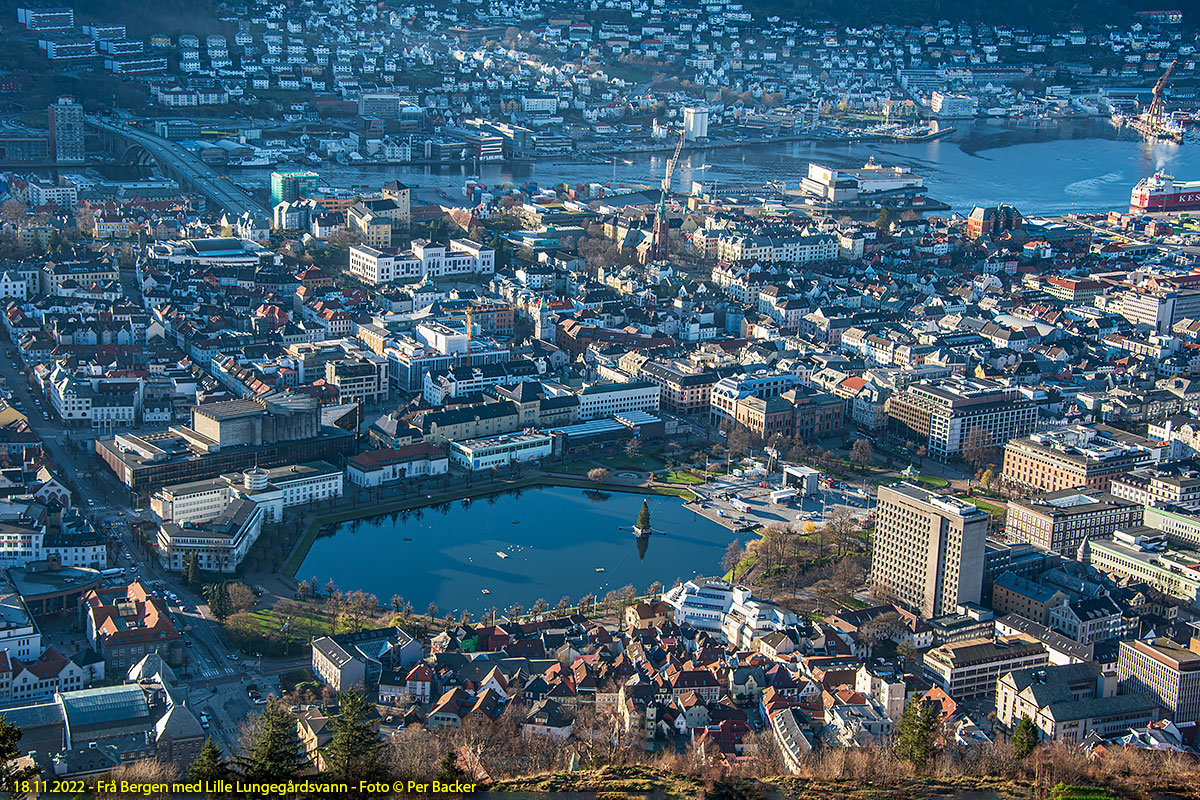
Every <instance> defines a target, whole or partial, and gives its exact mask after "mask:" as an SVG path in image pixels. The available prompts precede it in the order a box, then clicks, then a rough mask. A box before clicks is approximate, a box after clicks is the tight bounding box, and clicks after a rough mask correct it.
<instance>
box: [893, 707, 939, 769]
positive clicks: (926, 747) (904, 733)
mask: <svg viewBox="0 0 1200 800" xmlns="http://www.w3.org/2000/svg"><path fill="white" fill-rule="evenodd" d="M937 724H938V714H937V706H935V705H934V704H933V703H923V702H921V700H920V698H917V697H914V698H913V699H911V700H909V701H908V705H906V706H905V707H904V713H902V714H901V715H900V722H899V724H898V725H897V730H896V744H895V746H894V747H893V752H894V753H895V755H896V757H897V758H900V759H903V760H905V761H908V762H910V763H912V765H913V766H914V767H916V768H917V769H920V768H921V767H923V766H925V765H926V764H928V763H929V760H930V759H931V758H933V749H934V743H935V742H936V740H937Z"/></svg>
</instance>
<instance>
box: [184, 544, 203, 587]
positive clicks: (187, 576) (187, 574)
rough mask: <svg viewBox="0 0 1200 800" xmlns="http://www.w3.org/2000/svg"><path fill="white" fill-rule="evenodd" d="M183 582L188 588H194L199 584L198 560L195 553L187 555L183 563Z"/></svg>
mask: <svg viewBox="0 0 1200 800" xmlns="http://www.w3.org/2000/svg"><path fill="white" fill-rule="evenodd" d="M183 580H184V582H185V583H187V585H188V586H195V585H196V584H197V583H199V582H200V559H199V558H197V557H196V553H195V552H191V553H188V557H187V559H186V560H185V561H184V562H183Z"/></svg>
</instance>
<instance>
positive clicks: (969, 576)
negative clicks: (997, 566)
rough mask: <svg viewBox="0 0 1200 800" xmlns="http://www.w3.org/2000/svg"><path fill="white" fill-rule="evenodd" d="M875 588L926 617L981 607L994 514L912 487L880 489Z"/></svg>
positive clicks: (873, 563) (895, 486)
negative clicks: (969, 606) (987, 542)
mask: <svg viewBox="0 0 1200 800" xmlns="http://www.w3.org/2000/svg"><path fill="white" fill-rule="evenodd" d="M875 520H876V521H875V554H874V558H873V559H872V562H871V578H870V580H871V584H872V585H874V586H880V587H883V588H885V589H886V590H888V591H890V592H892V593H893V594H894V595H895V596H896V598H897V599H898V600H899V601H900V602H901V603H902V604H903V605H905V606H907V607H908V608H910V609H912V610H914V611H916V612H918V613H919V614H920V615H921V616H922V617H924V618H925V619H929V618H932V617H941V616H944V615H946V614H953V613H955V612H956V611H957V610H958V607H959V606H960V605H963V604H965V603H978V602H979V599H980V594H981V590H982V583H983V569H984V540H985V539H986V538H987V530H988V515H987V514H986V513H984V512H983V511H980V510H979V509H978V508H976V507H975V506H973V505H971V504H970V503H966V502H964V501H962V500H959V499H957V498H954V497H948V496H946V495H939V494H934V493H932V492H929V491H926V490H925V489H922V488H920V487H919V486H915V485H913V484H911V483H900V484H895V485H892V486H881V487H879V502H878V504H877V505H876V507H875Z"/></svg>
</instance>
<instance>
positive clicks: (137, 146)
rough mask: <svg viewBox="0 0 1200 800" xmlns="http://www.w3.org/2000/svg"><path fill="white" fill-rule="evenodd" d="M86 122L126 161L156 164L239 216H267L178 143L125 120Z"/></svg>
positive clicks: (94, 119) (92, 118)
mask: <svg viewBox="0 0 1200 800" xmlns="http://www.w3.org/2000/svg"><path fill="white" fill-rule="evenodd" d="M87 124H88V125H89V126H91V127H92V128H94V129H96V130H97V131H99V132H100V134H101V138H102V139H104V140H105V141H106V143H107V144H108V145H109V147H110V149H112V151H113V152H115V153H117V154H119V155H120V156H121V160H123V161H125V162H127V163H135V164H136V163H144V164H145V163H150V162H154V163H157V164H158V166H159V167H160V168H161V169H162V171H163V172H164V173H166V174H167V175H169V176H171V177H172V178H174V179H175V180H177V181H179V184H180V185H181V186H184V187H186V188H188V189H192V190H193V191H196V192H199V193H200V194H202V195H204V196H205V197H206V198H208V201H209V202H210V203H212V204H213V205H215V206H217V207H219V208H221V209H222V210H223V211H226V212H229V213H230V214H233V215H234V216H240V215H242V214H244V213H246V212H249V213H251V214H254V215H256V216H260V217H267V218H270V216H271V215H270V212H269V211H268V209H267V208H266V207H265V206H263V205H262V204H261V203H259V202H258V201H257V200H255V199H254V198H253V197H251V196H250V195H248V194H246V193H245V192H244V191H242V190H241V189H240V188H238V186H237V185H235V184H234V183H233V182H232V181H231V180H229V178H228V177H227V176H225V175H220V174H218V173H217V172H216V171H215V170H213V168H212V167H210V166H209V165H208V164H206V163H204V162H203V161H201V160H200V158H199V157H197V156H196V155H195V154H194V153H192V152H191V151H189V150H187V149H186V148H184V147H182V146H181V145H180V144H178V143H177V142H172V141H171V140H169V139H164V138H162V137H161V136H158V135H156V134H153V133H150V132H149V131H147V130H145V129H143V128H139V127H137V126H135V125H132V124H127V123H112V122H108V121H106V120H103V119H100V118H98V117H88V118H87Z"/></svg>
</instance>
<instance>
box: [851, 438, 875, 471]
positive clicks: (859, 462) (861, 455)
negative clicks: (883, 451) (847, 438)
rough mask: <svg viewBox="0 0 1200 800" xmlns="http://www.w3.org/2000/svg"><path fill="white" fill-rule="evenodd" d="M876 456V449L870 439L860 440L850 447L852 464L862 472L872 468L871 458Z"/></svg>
mask: <svg viewBox="0 0 1200 800" xmlns="http://www.w3.org/2000/svg"><path fill="white" fill-rule="evenodd" d="M874 455H875V448H874V447H872V446H871V442H870V440H868V439H859V440H858V441H856V442H855V443H854V444H852V445H850V463H851V464H853V465H854V466H856V467H858V468H859V469H860V470H865V469H866V468H867V467H868V466H870V464H871V458H872V457H873V456H874Z"/></svg>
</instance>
